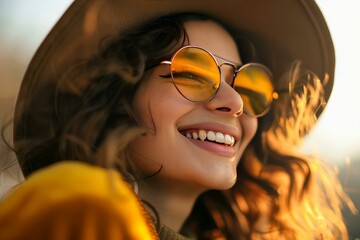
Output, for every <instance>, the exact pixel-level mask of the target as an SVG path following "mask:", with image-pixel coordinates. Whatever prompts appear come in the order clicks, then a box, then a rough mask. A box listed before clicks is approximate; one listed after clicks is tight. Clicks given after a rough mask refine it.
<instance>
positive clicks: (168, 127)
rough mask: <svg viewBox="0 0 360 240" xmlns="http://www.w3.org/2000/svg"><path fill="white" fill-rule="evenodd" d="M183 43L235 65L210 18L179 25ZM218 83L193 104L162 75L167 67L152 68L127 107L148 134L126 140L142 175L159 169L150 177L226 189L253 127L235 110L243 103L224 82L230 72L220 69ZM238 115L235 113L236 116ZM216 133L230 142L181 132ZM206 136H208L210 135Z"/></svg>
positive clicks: (229, 42)
mask: <svg viewBox="0 0 360 240" xmlns="http://www.w3.org/2000/svg"><path fill="white" fill-rule="evenodd" d="M184 26H185V30H186V32H187V34H188V37H189V44H190V45H196V46H199V47H202V48H204V49H206V50H208V51H210V52H211V53H213V54H214V55H216V56H219V57H221V58H224V59H227V60H229V61H232V62H236V63H241V60H240V56H239V52H238V50H237V47H236V44H235V42H234V40H233V38H232V37H231V36H230V35H229V33H228V32H226V30H225V29H224V28H223V27H221V26H220V25H218V24H217V23H215V22H213V21H189V22H186V23H185V25H184ZM221 71H222V72H221V78H222V79H221V81H222V82H221V86H220V89H219V90H218V92H217V94H216V96H215V97H214V98H212V99H211V100H209V101H206V102H201V103H194V102H191V101H189V100H187V99H185V98H184V97H183V96H182V95H181V94H180V93H179V92H178V91H177V89H176V88H175V86H174V84H173V83H172V80H171V78H163V77H160V76H161V75H168V74H169V72H170V67H169V65H159V66H157V67H156V68H154V69H153V71H152V72H151V73H150V75H149V78H148V79H147V80H145V81H144V82H143V83H142V84H141V85H140V87H139V89H138V91H137V92H136V94H135V98H134V102H133V108H134V111H135V115H136V117H137V118H138V121H139V123H140V124H141V125H143V126H145V127H146V128H147V129H148V133H147V134H146V135H144V136H141V137H138V138H137V139H135V140H134V141H133V143H132V144H131V157H132V161H133V162H134V164H135V166H136V167H137V168H138V170H139V171H140V173H141V174H142V175H143V176H149V175H151V174H153V173H155V172H157V171H158V170H159V169H160V168H161V166H162V170H161V171H160V173H159V174H158V175H157V176H156V178H161V179H162V180H165V181H167V182H168V183H169V184H170V183H171V182H176V183H181V184H186V185H189V184H190V185H194V186H196V187H201V188H203V189H227V188H229V187H231V186H232V185H233V184H234V183H235V180H236V177H237V176H236V166H237V164H238V162H239V159H240V157H241V155H242V154H243V152H244V149H245V148H246V146H247V145H248V144H249V142H250V140H251V139H252V138H253V136H254V134H255V131H256V129H257V119H256V118H251V117H248V116H246V115H244V114H241V112H242V108H243V101H242V99H241V97H240V95H239V94H238V93H237V92H236V91H235V90H234V89H233V88H232V87H231V86H229V85H228V84H227V82H231V80H232V76H233V74H234V70H233V69H232V68H231V67H229V66H226V65H223V66H222V67H221ZM239 114H240V115H239ZM209 131H212V132H213V133H215V134H216V133H220V134H218V137H220V138H221V135H222V136H224V138H229V137H230V138H232V137H233V138H234V139H235V144H234V145H233V146H229V145H224V144H219V143H216V142H213V141H208V140H207V139H206V140H205V141H202V140H200V139H197V140H195V139H193V138H188V137H186V136H184V135H186V134H191V135H193V134H197V135H199V134H204V132H205V133H206V134H207V136H208V137H209V135H212V133H211V132H210V133H209ZM210 138H211V136H210Z"/></svg>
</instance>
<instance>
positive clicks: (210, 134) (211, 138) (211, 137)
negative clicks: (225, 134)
mask: <svg viewBox="0 0 360 240" xmlns="http://www.w3.org/2000/svg"><path fill="white" fill-rule="evenodd" d="M207 139H208V140H209V141H215V139H216V136H215V133H214V132H213V131H208V132H207Z"/></svg>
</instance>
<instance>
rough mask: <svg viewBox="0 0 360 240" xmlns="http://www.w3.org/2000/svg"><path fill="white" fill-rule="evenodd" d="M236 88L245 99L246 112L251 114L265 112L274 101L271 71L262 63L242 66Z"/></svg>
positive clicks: (256, 114)
mask: <svg viewBox="0 0 360 240" xmlns="http://www.w3.org/2000/svg"><path fill="white" fill-rule="evenodd" d="M234 88H235V90H236V91H237V92H238V93H239V94H240V95H241V97H242V99H243V102H244V111H245V113H247V114H249V115H251V116H259V115H261V114H263V113H264V112H265V111H266V110H267V108H268V107H269V105H270V103H271V101H272V94H273V91H274V86H273V83H272V77H271V73H270V72H269V70H268V69H267V68H265V66H263V65H261V64H248V65H245V66H244V67H242V69H240V71H239V73H238V74H237V76H236V78H235V82H234Z"/></svg>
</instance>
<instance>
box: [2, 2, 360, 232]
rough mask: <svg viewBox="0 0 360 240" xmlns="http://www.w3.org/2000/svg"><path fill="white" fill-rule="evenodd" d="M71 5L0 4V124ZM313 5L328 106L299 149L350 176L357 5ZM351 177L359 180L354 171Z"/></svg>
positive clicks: (357, 141)
mask: <svg viewBox="0 0 360 240" xmlns="http://www.w3.org/2000/svg"><path fill="white" fill-rule="evenodd" d="M71 2H72V1H71V0H54V1H52V0H1V1H0V123H3V121H4V119H6V118H7V117H9V115H10V114H11V112H10V111H11V109H12V107H13V102H14V98H15V96H16V93H17V90H18V87H19V84H20V81H21V78H22V76H23V74H24V71H25V69H26V66H27V64H28V63H29V61H30V59H31V57H32V55H33V54H34V52H35V50H36V48H37V47H38V46H39V44H40V43H41V41H42V39H43V38H44V37H45V35H46V34H47V32H48V31H49V30H50V28H51V26H52V25H53V24H54V23H55V22H56V20H57V19H58V18H59V17H60V15H61V13H62V12H63V11H64V10H65V9H66V8H67V6H68V5H69V4H70V3H71ZM317 2H318V4H319V6H320V8H321V9H322V11H323V14H324V16H325V18H326V20H327V22H328V25H329V28H330V31H331V34H332V36H333V41H334V45H335V51H336V74H335V84H334V90H333V93H332V95H331V98H330V100H329V102H328V106H327V108H326V109H325V111H324V112H323V114H322V116H321V118H320V119H319V122H318V124H317V125H316V127H315V128H314V130H313V131H312V132H311V134H309V136H308V137H307V138H306V140H305V143H304V149H305V150H306V151H308V152H311V153H314V154H317V155H319V156H320V157H322V158H324V159H326V160H328V161H329V162H330V163H331V164H333V165H336V166H339V167H340V168H341V167H343V168H344V167H346V168H351V169H352V170H354V169H356V167H359V162H360V75H359V70H360V26H359V24H360V14H359V11H360V0H318V1H317ZM3 150H4V148H3V147H2V148H1V149H0V151H3ZM6 156H8V155H7V154H3V153H2V154H1V155H0V157H2V159H0V170H1V169H2V168H3V167H4V166H5V165H6V161H5V160H4V158H6ZM349 166H350V167H349ZM12 172H15V171H12ZM5 174H7V173H4V172H3V173H1V171H0V187H3V188H4V186H5V187H10V186H11V185H12V184H14V183H16V181H15V180H11V179H14V178H11V177H13V175H11V176H10V175H9V176H8V178H7V179H10V180H9V181H7V182H6V181H4V179H5V177H4V175H5ZM12 174H13V173H12ZM356 174H360V170H359V169H358V171H357V172H356ZM359 185H360V183H359V184H358V185H356V188H358V186H359ZM0 192H1V189H0ZM359 227H360V223H359Z"/></svg>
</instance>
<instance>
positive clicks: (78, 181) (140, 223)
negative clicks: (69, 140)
mask: <svg viewBox="0 0 360 240" xmlns="http://www.w3.org/2000/svg"><path fill="white" fill-rule="evenodd" d="M0 239H1V240H25V239H37V240H69V239H76V240H98V239H101V240H110V239H111V240H112V239H116V240H121V239H124V240H137V239H138V240H152V239H158V235H157V233H156V231H155V228H154V225H153V223H152V221H151V218H150V217H149V215H148V214H147V213H146V211H145V209H144V207H143V205H142V204H141V202H140V201H139V200H138V199H137V197H136V195H135V194H134V193H133V191H132V190H131V189H130V188H129V186H128V185H127V183H125V182H124V181H123V180H122V178H121V176H120V174H119V173H118V172H117V171H115V170H106V169H103V168H100V167H94V166H90V165H88V164H85V163H80V162H70V161H67V162H61V163H58V164H55V165H52V166H50V167H48V168H45V169H44V170H40V171H37V172H36V173H34V174H32V175H31V176H30V177H29V178H28V179H27V180H26V181H25V182H24V183H22V184H21V185H20V186H19V187H17V188H16V189H14V190H13V192H12V193H11V194H9V195H8V196H7V197H6V198H5V199H4V200H3V202H1V203H0Z"/></svg>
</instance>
